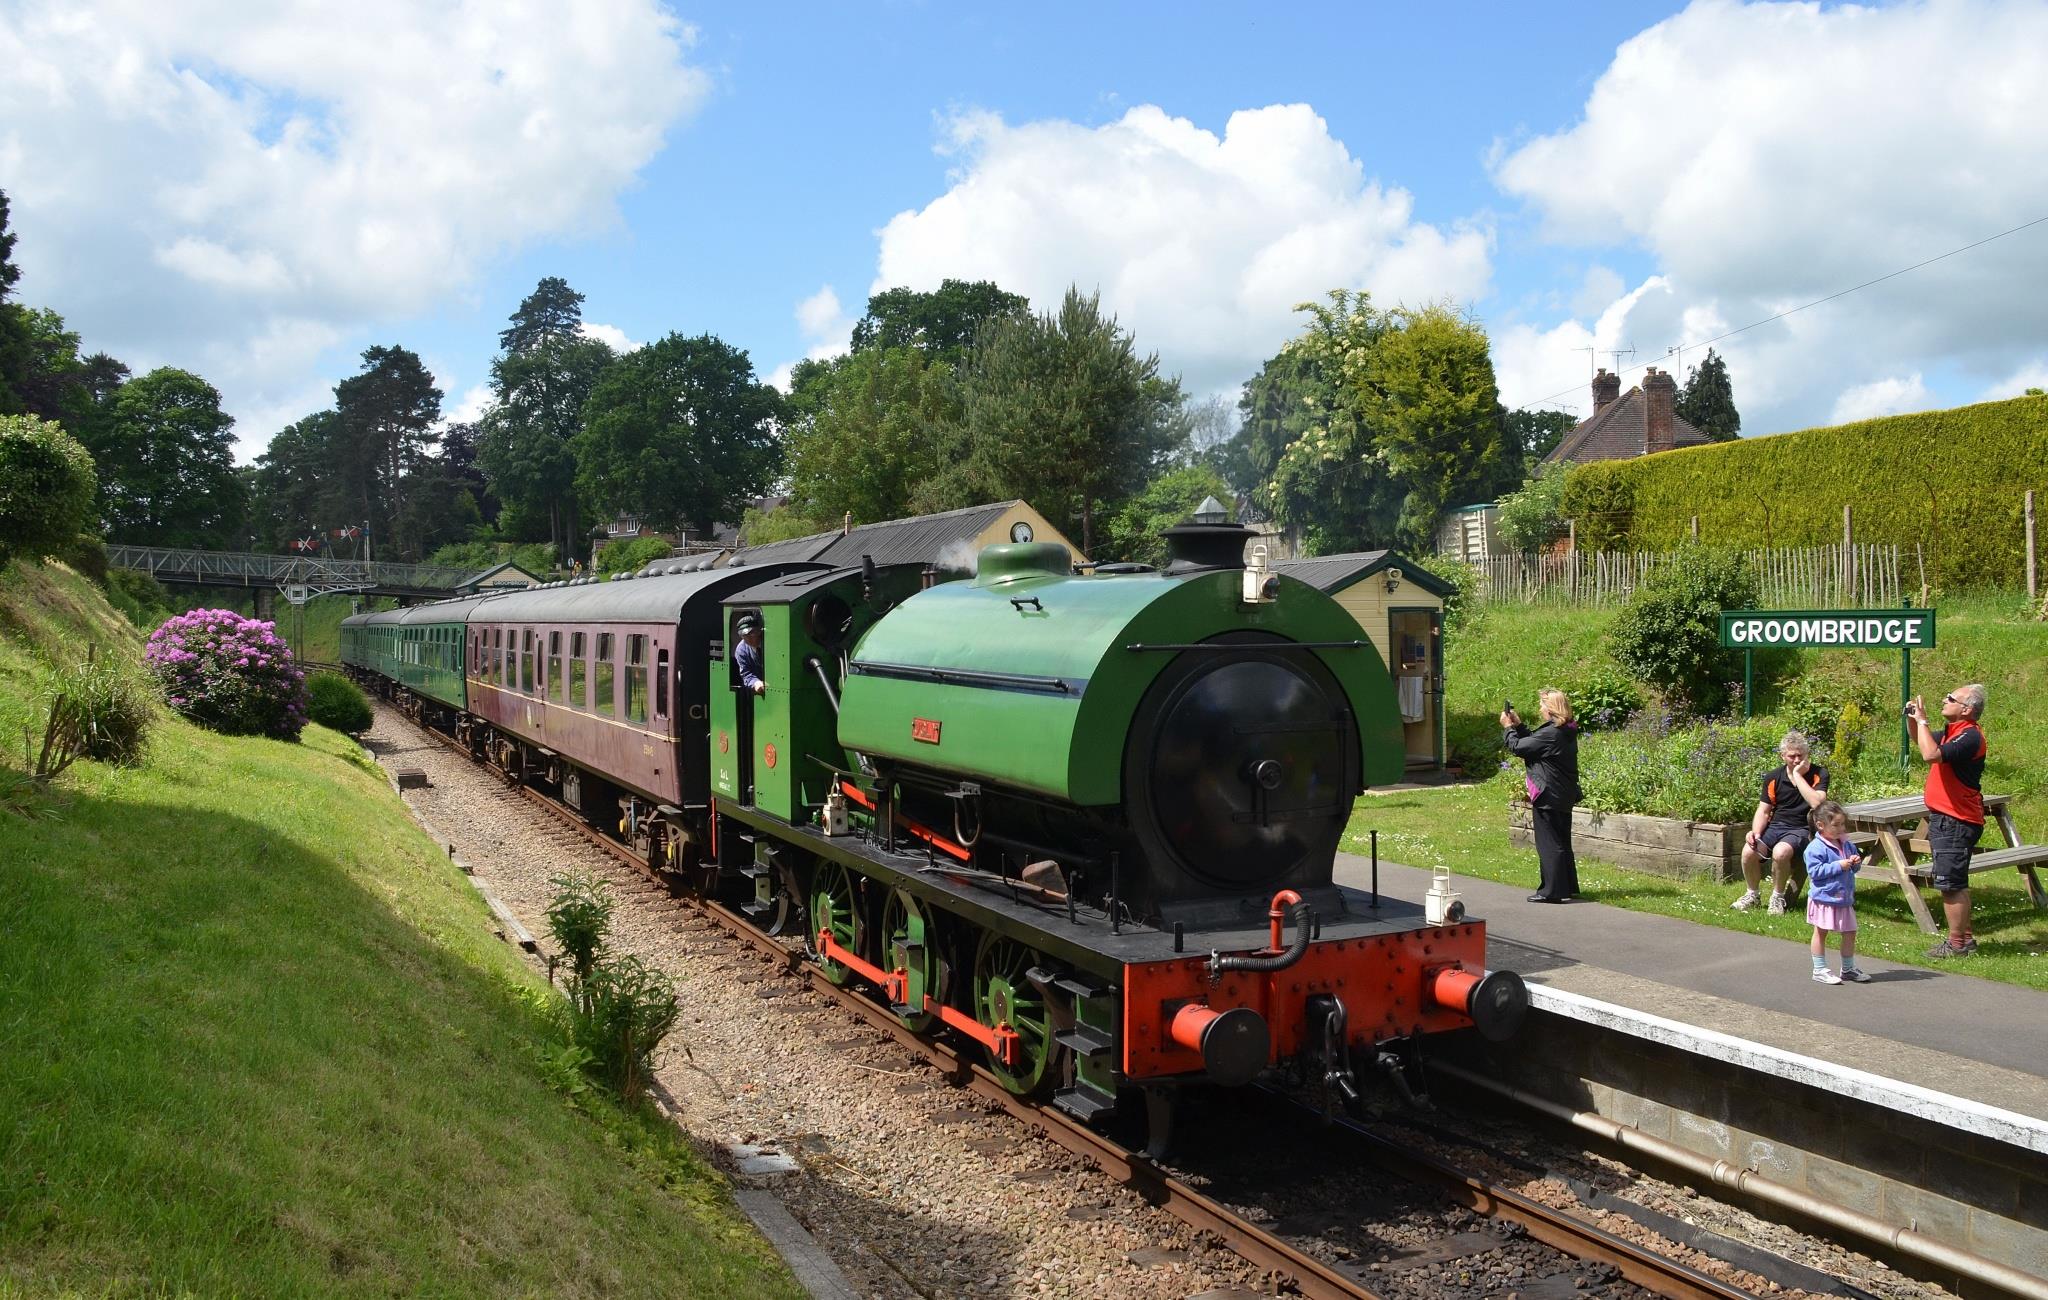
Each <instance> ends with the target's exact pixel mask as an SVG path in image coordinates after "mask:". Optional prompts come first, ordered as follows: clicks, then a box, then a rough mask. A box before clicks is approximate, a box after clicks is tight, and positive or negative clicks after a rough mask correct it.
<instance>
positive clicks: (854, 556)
mask: <svg viewBox="0 0 2048 1300" xmlns="http://www.w3.org/2000/svg"><path fill="white" fill-rule="evenodd" d="M1020 504H1022V503H1021V502H1018V501H994V502H990V503H989V504H987V505H979V506H968V507H966V508H965V509H961V510H947V511H944V512H942V513H940V514H935V515H917V516H915V517H914V518H910V519H891V520H887V521H886V522H883V523H875V524H857V525H855V526H854V527H853V529H852V530H851V531H848V532H840V531H839V530H837V529H834V530H833V531H831V532H829V533H813V534H812V535H810V536H809V537H795V538H791V539H790V540H788V541H786V542H769V543H767V544H766V545H763V546H744V547H741V548H740V549H739V550H738V551H735V552H734V553H733V555H732V557H731V558H730V559H728V560H727V561H726V563H728V564H766V563H769V562H771V561H775V560H817V561H820V562H823V563H826V564H831V565H836V566H847V565H855V564H859V563H860V558H861V556H863V555H868V556H873V557H874V561H875V563H876V564H934V563H937V561H938V559H939V555H940V552H942V551H944V550H945V549H946V548H947V547H948V546H952V545H956V544H959V543H965V542H971V541H973V540H974V539H975V538H976V537H978V536H980V535H981V533H982V532H983V531H984V530H985V529H987V528H988V526H989V525H990V524H993V523H994V522H996V520H997V519H999V518H1001V517H1002V516H1003V515H1004V514H1005V513H1007V512H1008V511H1009V510H1010V509H1011V508H1012V507H1014V506H1017V505H1020ZM1075 558H1077V559H1078V558H1080V557H1078V556H1076V557H1075Z"/></svg>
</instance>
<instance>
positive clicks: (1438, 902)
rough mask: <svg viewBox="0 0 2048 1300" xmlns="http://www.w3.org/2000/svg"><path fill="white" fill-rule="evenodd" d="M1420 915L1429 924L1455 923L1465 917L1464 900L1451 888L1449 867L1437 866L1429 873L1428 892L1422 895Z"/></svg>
mask: <svg viewBox="0 0 2048 1300" xmlns="http://www.w3.org/2000/svg"><path fill="white" fill-rule="evenodd" d="M1422 916H1423V919H1424V920H1426V921H1428V922H1429V923H1430V924H1431V925H1456V924H1457V923H1458V922H1460V921H1462V920H1464V919H1465V900H1464V899H1462V898H1460V897H1458V891H1457V890H1455V889H1453V888H1451V869H1450V868H1449V867H1438V868H1436V869H1435V870H1434V871H1432V872H1431V873H1430V880H1429V893H1427V894H1425V895H1423V899H1422Z"/></svg>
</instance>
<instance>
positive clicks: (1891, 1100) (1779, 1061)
mask: <svg viewBox="0 0 2048 1300" xmlns="http://www.w3.org/2000/svg"><path fill="white" fill-rule="evenodd" d="M1529 1005H1530V1006H1532V1007H1536V1008H1538V1009H1539V1010H1543V1011H1548V1012H1551V1013H1552V1014H1554V1015H1560V1016H1567V1017H1569V1018H1571V1019H1573V1020H1578V1021H1583V1022H1585V1023H1587V1024H1592V1025H1599V1026H1600V1027H1602V1028H1604V1029H1612V1030H1614V1031H1616V1032H1617V1033H1623V1034H1628V1035H1630V1036H1631V1037H1634V1038H1641V1039H1646V1040H1648V1041H1650V1042H1653V1043H1661V1044H1663V1045H1665V1046H1667V1047H1675V1048H1677V1049H1679V1050H1680V1051H1685V1052H1692V1053H1693V1054H1695V1055H1698V1056H1706V1057H1711V1058H1712V1059H1714V1060H1717V1061H1726V1062H1728V1063H1729V1064H1731V1065H1736V1066H1740V1067H1741V1068H1743V1069H1745V1070H1755V1071H1757V1072H1758V1073H1761V1074H1768V1075H1772V1076H1773V1077H1776V1078H1780V1079H1790V1080H1792V1081H1794V1082H1796V1083H1804V1084H1807V1085H1809V1086H1811V1087H1815V1088H1821V1089H1824V1090H1826V1091H1828V1092H1833V1093H1839V1094H1841V1095H1843V1096H1847V1097H1854V1098H1855V1099H1856V1100H1858V1101H1865V1102H1869V1103H1870V1104H1872V1105H1874V1106H1883V1107H1885V1108H1887V1109H1889V1110H1896V1111H1900V1112H1902V1113H1904V1114H1907V1115H1912V1116H1915V1117H1917V1118H1919V1119H1924V1120H1927V1121H1929V1122H1930V1123H1935V1124H1940V1125H1942V1126H1943V1127H1945V1128H1954V1129H1961V1130H1962V1131H1964V1132H1966V1133H1975V1134H1978V1135H1979V1136H1982V1137H1987V1138H1991V1139H1993V1140H1994V1141H1998V1142H2006V1143H2010V1144H2011V1145H2013V1146H2017V1147H2024V1148H2026V1149H2027V1150H2029V1151H2037V1152H2040V1153H2042V1154H2044V1155H2048V1120H2039V1119H2035V1118H2034V1117H2033V1116H2031V1115H2022V1114H2020V1113H2019V1112H2018V1111H2011V1110H2004V1109H2001V1108H2000V1107H1997V1106H1987V1105H1985V1104H1984V1103H1983V1102H1980V1101H1971V1100H1970V1099H1969V1098H1967V1097H1957V1096H1953V1095H1951V1094H1949V1093H1945V1092H1936V1091H1935V1090H1934V1089H1932V1088H1923V1087H1921V1086H1920V1085H1918V1084H1914V1083H1905V1082H1903V1081H1901V1080H1898V1079H1887V1078H1885V1077H1884V1076H1883V1075H1881V1074H1872V1073H1870V1072H1869V1071H1867V1070H1858V1069H1855V1068H1854V1067H1852V1066H1847V1065H1838V1064H1836V1063H1835V1062H1833V1061H1825V1060H1822V1059H1820V1058H1819V1057H1813V1056H1802V1055H1801V1054H1799V1053H1797V1052H1788V1051H1785V1050H1784V1049H1783V1048H1778V1047H1771V1046H1769V1045H1768V1044H1765V1043H1752V1042H1749V1041H1748V1040H1746V1039H1741V1038H1736V1037H1734V1036H1733V1035H1730V1034H1724V1033H1720V1032H1718V1031H1716V1030H1712V1029H1702V1028H1700V1027H1699V1026H1697V1025H1688V1024H1685V1023H1683V1022H1682V1021H1677V1020H1668V1019H1666V1018H1665V1017H1663V1016H1658V1015H1652V1014H1651V1013H1649V1012H1647V1011H1638V1010H1636V1009H1635V1008H1634V1007H1625V1006H1621V1005H1619V1004H1617V1003H1613V1002H1602V1001H1600V1000H1599V999H1597V998H1589V997H1586V996H1585V995H1583V994H1579V993H1572V992H1569V991H1567V990H1565V989H1557V988H1550V987H1548V986H1547V985H1542V984H1530V985H1529Z"/></svg>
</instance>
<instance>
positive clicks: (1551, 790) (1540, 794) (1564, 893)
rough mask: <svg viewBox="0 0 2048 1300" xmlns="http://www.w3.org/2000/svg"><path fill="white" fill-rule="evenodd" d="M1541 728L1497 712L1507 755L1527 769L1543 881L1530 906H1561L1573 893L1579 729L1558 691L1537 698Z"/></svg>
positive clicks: (1509, 711)
mask: <svg viewBox="0 0 2048 1300" xmlns="http://www.w3.org/2000/svg"><path fill="white" fill-rule="evenodd" d="M1537 701H1538V706H1539V709H1538V711H1539V712H1540V713H1541V714H1542V718H1543V725H1542V726H1539V727H1537V728H1536V730H1534V731H1531V730H1529V729H1528V728H1527V727H1525V726H1523V725H1522V719H1521V717H1520V716H1519V715H1517V714H1516V713H1515V711H1514V710H1513V709H1506V710H1503V711H1502V713H1501V715H1500V725H1501V726H1503V727H1505V728H1506V729H1507V738H1506V744H1507V747H1508V752H1509V753H1510V754H1513V755H1514V756H1515V757H1516V758H1519V759H1521V760H1522V761H1523V762H1524V763H1526V764H1528V765H1529V777H1528V789H1529V808H1530V819H1529V820H1530V825H1531V828H1532V829H1533V830H1534V831H1535V833H1536V861H1537V862H1538V863H1539V864H1540V865H1541V866H1542V869H1543V881H1542V883H1541V884H1539V885H1538V886H1537V887H1536V892H1535V893H1533V894H1531V895H1529V901H1530V902H1532V903H1567V902H1570V901H1571V900H1572V898H1573V897H1574V896H1576V895H1577V894H1578V892H1579V863H1578V859H1577V858H1575V857H1574V856H1572V806H1573V805H1574V804H1576V803H1578V801H1579V727H1578V724H1577V723H1575V722H1573V721H1572V704H1571V701H1570V700H1568V699H1566V698H1565V695H1564V692H1563V691H1560V690H1555V689H1552V688H1550V687H1545V688H1544V689H1543V690H1542V691H1540V692H1538V693H1537Z"/></svg>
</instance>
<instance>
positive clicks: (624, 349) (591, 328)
mask: <svg viewBox="0 0 2048 1300" xmlns="http://www.w3.org/2000/svg"><path fill="white" fill-rule="evenodd" d="M576 332H577V333H578V334H581V335H582V336H583V337H584V338H587V339H596V340H597V341H598V342H600V343H603V344H606V345H608V346H609V347H610V348H611V350H612V351H614V352H616V353H618V354H619V355H621V356H624V355H625V354H626V353H628V352H638V351H639V350H640V349H641V348H642V347H644V346H646V345H645V344H642V343H636V342H634V341H633V340H632V339H630V338H628V337H626V331H624V330H622V329H620V328H619V327H618V326H616V325H606V324H603V323H601V322H598V321H584V322H583V323H582V324H580V325H578V326H577V327H576Z"/></svg>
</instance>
